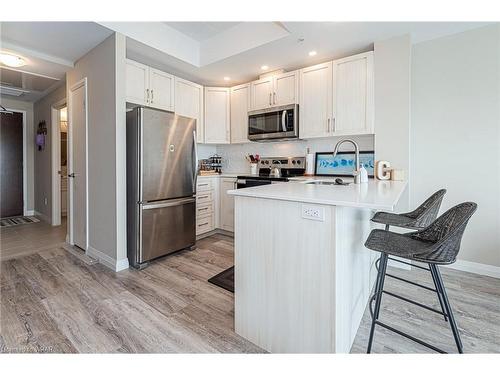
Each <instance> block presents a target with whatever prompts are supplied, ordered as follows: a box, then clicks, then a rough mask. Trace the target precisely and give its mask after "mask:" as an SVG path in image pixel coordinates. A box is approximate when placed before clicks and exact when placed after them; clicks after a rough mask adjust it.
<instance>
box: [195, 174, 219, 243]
mask: <svg viewBox="0 0 500 375" xmlns="http://www.w3.org/2000/svg"><path fill="white" fill-rule="evenodd" d="M216 182H217V181H216V180H215V179H214V178H211V177H198V181H197V183H196V235H197V236H198V235H200V234H204V233H207V232H210V231H212V230H214V229H215V221H216V220H215V219H216V212H215V208H216V204H215V202H216V190H215V188H216V186H217V184H216Z"/></svg>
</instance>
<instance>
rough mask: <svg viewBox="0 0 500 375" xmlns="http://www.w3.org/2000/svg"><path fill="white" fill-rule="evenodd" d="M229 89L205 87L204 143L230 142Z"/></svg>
mask: <svg viewBox="0 0 500 375" xmlns="http://www.w3.org/2000/svg"><path fill="white" fill-rule="evenodd" d="M229 107H230V89H229V88H225V87H205V143H230V128H229V126H230V124H229V122H230V118H229V117H230V111H229Z"/></svg>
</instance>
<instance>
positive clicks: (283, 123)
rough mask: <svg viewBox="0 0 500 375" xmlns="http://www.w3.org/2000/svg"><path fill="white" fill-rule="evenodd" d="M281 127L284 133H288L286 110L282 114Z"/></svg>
mask: <svg viewBox="0 0 500 375" xmlns="http://www.w3.org/2000/svg"><path fill="white" fill-rule="evenodd" d="M281 127H282V129H283V132H286V130H287V117H286V109H285V110H284V111H283V113H282V114H281Z"/></svg>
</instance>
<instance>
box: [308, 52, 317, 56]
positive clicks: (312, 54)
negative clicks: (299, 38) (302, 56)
mask: <svg viewBox="0 0 500 375" xmlns="http://www.w3.org/2000/svg"><path fill="white" fill-rule="evenodd" d="M316 54H317V52H316V51H311V52H309V56H316Z"/></svg>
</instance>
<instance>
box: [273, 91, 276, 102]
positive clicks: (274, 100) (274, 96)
mask: <svg viewBox="0 0 500 375" xmlns="http://www.w3.org/2000/svg"><path fill="white" fill-rule="evenodd" d="M273 103H274V104H276V93H275V92H274V93H273Z"/></svg>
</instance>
